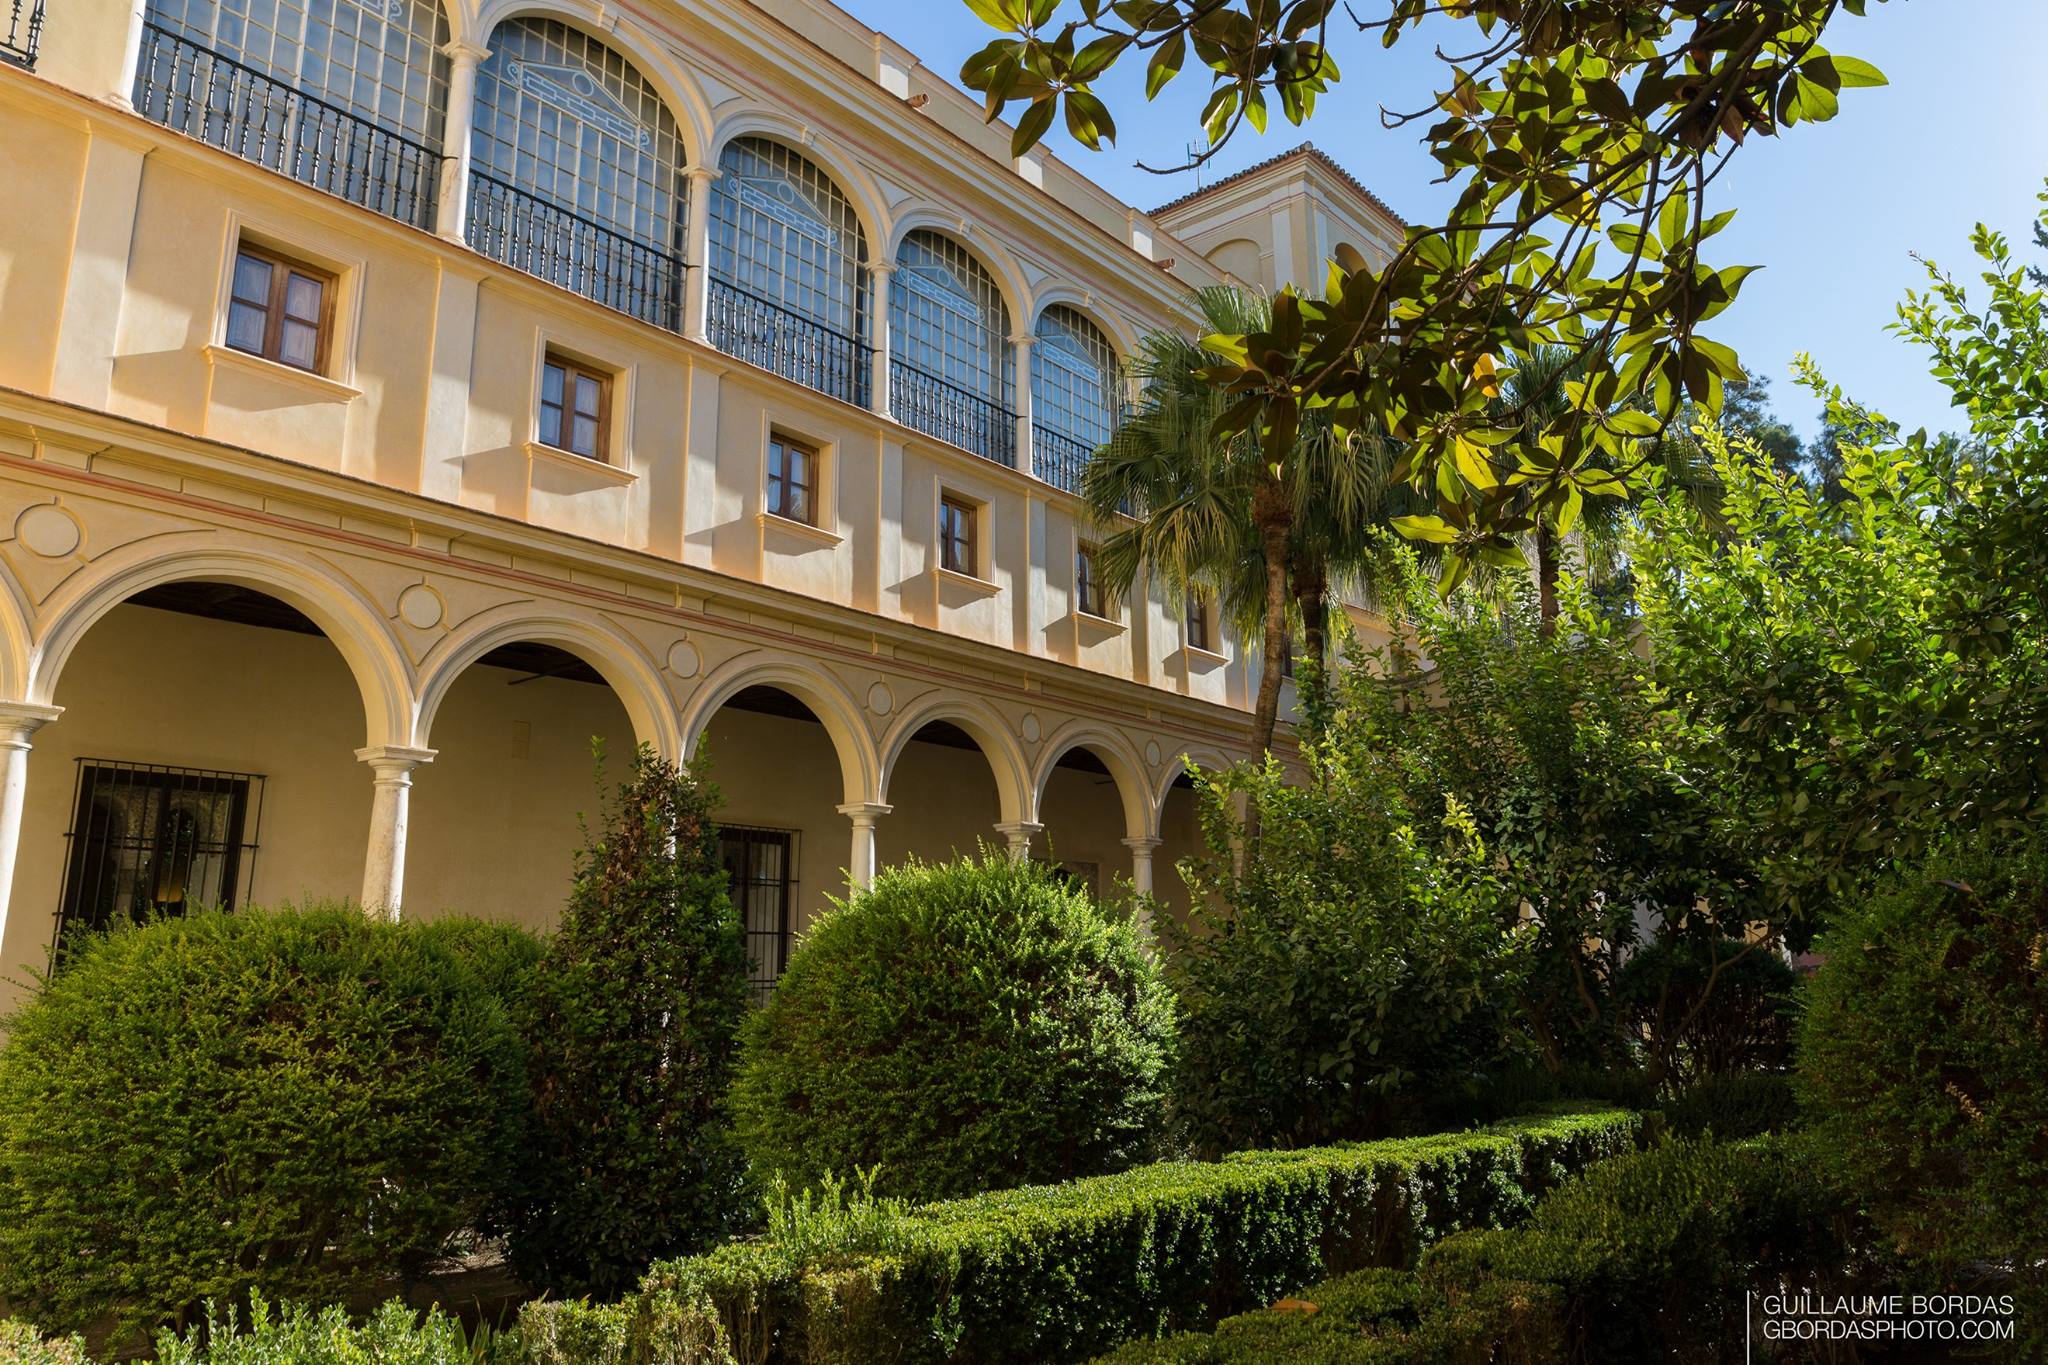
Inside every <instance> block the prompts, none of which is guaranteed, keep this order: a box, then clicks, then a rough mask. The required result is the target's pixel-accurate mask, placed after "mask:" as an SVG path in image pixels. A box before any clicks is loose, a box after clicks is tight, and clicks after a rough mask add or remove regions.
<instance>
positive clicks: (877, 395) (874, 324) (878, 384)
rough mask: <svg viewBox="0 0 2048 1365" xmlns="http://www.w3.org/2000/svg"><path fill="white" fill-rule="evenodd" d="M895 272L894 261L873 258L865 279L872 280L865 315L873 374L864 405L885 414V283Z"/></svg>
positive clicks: (886, 403)
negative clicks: (871, 389) (871, 390)
mask: <svg viewBox="0 0 2048 1365" xmlns="http://www.w3.org/2000/svg"><path fill="white" fill-rule="evenodd" d="M895 274H896V263H895V262H894V261H877V262H875V263H874V264H873V265H871V266H869V267H868V278H870V279H872V280H873V281H874V282H875V289H874V295H875V297H874V308H873V309H872V310H871V311H870V313H869V315H868V328H869V332H870V334H871V335H872V336H873V338H874V343H875V376H874V393H873V395H872V401H871V402H870V403H869V404H868V406H869V407H871V408H873V409H874V410H875V412H876V413H877V414H878V415H880V416H882V417H888V416H890V415H891V413H890V412H889V285H890V281H891V279H892V278H893V277H894V276H895Z"/></svg>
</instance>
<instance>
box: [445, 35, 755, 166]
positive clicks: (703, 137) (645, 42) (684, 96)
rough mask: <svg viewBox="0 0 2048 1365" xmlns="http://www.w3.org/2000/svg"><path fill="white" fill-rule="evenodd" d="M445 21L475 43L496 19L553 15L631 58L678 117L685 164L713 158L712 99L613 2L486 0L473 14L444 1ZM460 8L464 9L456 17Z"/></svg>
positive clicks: (486, 39)
mask: <svg viewBox="0 0 2048 1365" xmlns="http://www.w3.org/2000/svg"><path fill="white" fill-rule="evenodd" d="M443 7H444V9H445V10H446V11H447V14H448V22H449V25H450V27H451V28H453V29H454V30H455V39H456V41H457V42H466V43H469V44H472V45H474V46H476V47H479V48H487V47H489V46H490V41H491V35H492V33H493V32H494V31H495V30H496V29H497V27H498V25H500V24H502V23H505V22H507V21H508V20H512V19H553V20H554V21H556V22H557V23H562V24H567V25H569V26H570V27H571V28H576V29H581V30H582V31H583V32H584V33H586V34H588V35H589V36H590V37H592V38H594V39H596V40H597V41H598V42H601V43H603V44H604V45H605V46H606V47H608V48H611V49H612V50H613V51H615V52H617V53H618V54H619V55H620V56H621V57H623V58H625V59H626V60H627V61H628V62H630V63H632V65H633V68H634V70H636V71H638V72H639V73H640V76H641V78H642V79H643V80H645V81H646V82H647V83H648V85H650V86H652V87H653V88H654V92H655V94H657V95H659V96H660V97H661V102H662V103H663V104H664V105H666V106H667V107H668V112H669V114H670V116H671V117H673V118H674V119H675V121H676V135H677V136H678V138H680V139H681V141H682V144H683V151H684V153H685V156H686V159H687V162H688V165H690V166H705V165H712V164H715V162H713V161H712V160H711V159H709V158H710V146H711V125H712V120H713V115H712V112H711V104H710V101H709V100H707V99H706V98H705V95H704V90H703V87H702V86H701V85H699V84H698V82H697V79H696V77H695V76H694V75H693V74H692V73H691V72H690V70H689V68H688V67H686V66H684V65H683V64H682V63H680V62H678V61H677V60H676V59H675V58H674V57H673V56H671V55H670V54H669V52H668V50H667V49H666V48H665V47H664V46H663V45H662V44H661V43H660V42H659V41H658V40H656V39H655V37H654V36H653V35H652V34H649V33H646V32H644V31H643V30H642V28H641V26H640V25H639V24H638V23H635V22H633V21H631V20H630V19H625V20H622V19H621V17H620V12H619V10H618V9H617V8H616V7H613V6H608V5H604V4H602V3H599V2H598V0H546V2H545V3H540V4H536V3H534V0H486V2H485V3H484V4H483V5H482V6H481V7H480V8H479V10H478V11H477V13H476V14H475V15H473V16H471V15H468V14H466V13H464V12H463V9H462V6H460V5H457V4H453V3H444V6H443ZM458 14H460V15H462V17H461V18H458V17H457V16H458Z"/></svg>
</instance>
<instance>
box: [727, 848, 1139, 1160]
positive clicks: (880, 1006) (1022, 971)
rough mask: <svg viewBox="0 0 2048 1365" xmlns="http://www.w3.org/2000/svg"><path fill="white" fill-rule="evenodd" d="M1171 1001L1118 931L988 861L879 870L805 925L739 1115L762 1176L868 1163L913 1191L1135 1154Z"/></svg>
mask: <svg viewBox="0 0 2048 1365" xmlns="http://www.w3.org/2000/svg"><path fill="white" fill-rule="evenodd" d="M1173 1048H1174V1016H1173V1002H1172V998H1171V996H1170V994H1169V993H1168V991H1167V989H1166V987H1165V984H1164V982H1163V981H1162V979H1161V977H1160V974H1159V971H1158V969H1157V967H1156V966H1155V965H1154V964H1153V962H1152V961H1151V959H1150V958H1149V957H1148V956H1147V955H1146V953H1145V951H1144V950H1143V948H1142V946H1141V944H1140V942H1139V939H1138V937H1137V934H1136V933H1135V931H1134V930H1133V929H1132V928H1131V926H1130V925H1129V924H1128V923H1125V922H1122V921H1121V920H1117V919H1114V918H1112V917H1110V916H1108V915H1106V914H1105V913H1104V912H1103V911H1102V910H1101V909H1100V908H1099V907H1098V906H1097V905H1096V904H1095V903H1094V902H1093V901H1091V900H1090V899H1089V898H1088V897H1087V896H1086V895H1084V894H1083V893H1081V892H1079V891H1077V890H1075V889H1074V888H1073V887H1072V886H1071V885H1069V884H1068V883H1067V882H1066V881H1065V880H1064V879H1063V878H1061V877H1060V875H1059V874H1058V872H1057V871H1055V870H1053V869H1050V868H1048V867H1046V866H1044V865H1042V864H1038V863H1030V862H1022V863H1020V862H1012V861H1010V860H1009V859H1008V858H1005V857H1002V856H1000V855H993V854H991V855H987V856H985V857H984V858H983V859H982V860H980V861H974V860H961V861H957V862H952V863H946V864H942V865H937V866H931V865H923V864H912V865H910V866H907V867H899V868H893V869H891V870H889V871H886V872H884V873H882V874H881V875H880V876H879V877H877V878H876V879H875V882H874V885H873V886H872V887H870V888H869V889H868V890H866V891H864V892H862V893H860V894H859V895H857V896H855V897H854V898H853V900H852V901H851V902H850V903H848V904H844V905H840V906H837V907H835V908H834V909H832V910H831V911H829V912H827V913H826V914H825V915H824V916H823V917H822V918H821V919H819V920H818V921H817V922H816V923H814V924H813V925H812V926H811V929H810V931H809V932H808V933H807V934H806V935H805V936H804V939H803V942H802V943H801V944H800V945H799V946H798V948H797V950H796V952H795V953H794V954H793V955H792V956H791V958H790V962H789V968H788V970H787V971H785V972H784V973H783V976H782V979H781V981H780V983H778V985H777V986H776V988H775V995H774V998H773V999H772V1000H771V1001H770V1002H769V1004H768V1005H767V1007H766V1008H764V1009H762V1010H761V1011H759V1012H758V1013H757V1014H756V1015H755V1017H754V1018H753V1019H751V1020H750V1021H749V1023H748V1029H747V1034H746V1052H745V1060H744V1061H743V1063H742V1065H741V1068H740V1075H739V1079H738V1081H737V1082H736V1083H735V1085H734V1087H733V1097H732V1107H733V1113H734V1115H735V1126H736V1128H737V1130H738V1132H739V1135H740V1138H741V1141H742V1143H743V1144H744V1146H745V1147H746V1150H747V1154H748V1156H749V1157H750V1158H751V1159H752V1161H753V1163H754V1165H755V1167H756V1169H757V1171H758V1172H760V1173H763V1174H764V1175H765V1174H768V1173H779V1174H781V1175H782V1176H784V1177H785V1178H787V1179H788V1180H789V1181H791V1182H792V1183H793V1184H797V1185H806V1184H814V1183H816V1182H817V1181H818V1180H819V1179H821V1178H822V1177H823V1176H825V1175H826V1174H828V1173H830V1172H834V1171H847V1170H852V1169H856V1168H871V1167H879V1168H880V1172H879V1178H878V1179H877V1181H876V1188H877V1189H880V1190H883V1191H886V1192H889V1193H894V1194H902V1195H909V1196H913V1197H917V1198H938V1197H943V1196H948V1195H959V1194H968V1193H972V1192H974V1191H976V1190H983V1189H990V1188H1000V1187H1004V1186H1010V1185H1022V1184H1029V1183H1034V1182H1036V1183H1048V1182H1053V1181H1060V1180H1068V1179H1072V1178H1074V1177H1076V1176H1085V1175H1094V1174H1098V1173H1101V1172H1104V1171H1114V1170H1119V1169H1122V1168H1123V1167H1126V1166H1129V1165H1131V1164H1132V1163H1134V1162H1136V1161H1139V1160H1142V1159H1144V1157H1145V1156H1146V1155H1148V1154H1149V1152H1150V1150H1151V1148H1152V1144H1153V1141H1154V1139H1155V1136H1156V1134H1157V1131H1158V1129H1159V1126H1160V1123H1161V1119H1162V1111H1163V1107H1164V1106H1163V1099H1164V1091H1165V1087H1166V1083H1167V1076H1168V1069H1169V1066H1170V1064H1171V1062H1172V1058H1173Z"/></svg>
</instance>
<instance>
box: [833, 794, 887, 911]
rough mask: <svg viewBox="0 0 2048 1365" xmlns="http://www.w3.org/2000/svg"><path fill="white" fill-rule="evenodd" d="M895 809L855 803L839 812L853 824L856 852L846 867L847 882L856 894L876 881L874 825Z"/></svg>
mask: <svg viewBox="0 0 2048 1365" xmlns="http://www.w3.org/2000/svg"><path fill="white" fill-rule="evenodd" d="M894 809H895V807H893V806H885V805H883V804H882V803H881V802H880V801H855V802H853V803H852V804H850V805H845V806H841V807H840V808H839V813H840V814H841V815H843V816H845V817H846V818H847V819H849V820H851V821H852V822H853V852H852V854H851V855H850V856H849V857H848V859H847V863H846V881H847V884H848V885H849V886H851V887H852V888H853V889H854V890H855V891H864V890H866V889H867V888H868V886H869V885H870V884H871V883H872V882H873V881H874V880H875V871H876V868H875V822H876V821H878V820H880V819H881V818H882V817H883V816H885V815H887V814H888V813H889V812H890V811H891V810H894Z"/></svg>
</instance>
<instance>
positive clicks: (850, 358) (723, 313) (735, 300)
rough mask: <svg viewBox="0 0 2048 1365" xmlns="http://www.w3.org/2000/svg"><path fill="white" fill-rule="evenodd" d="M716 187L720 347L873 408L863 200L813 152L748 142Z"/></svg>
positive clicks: (713, 292)
mask: <svg viewBox="0 0 2048 1365" xmlns="http://www.w3.org/2000/svg"><path fill="white" fill-rule="evenodd" d="M719 170H720V174H719V176H718V179H716V180H715V181H713V182H712V185H711V222H710V223H709V224H708V227H707V240H708V242H709V251H710V262H709V265H710V270H711V276H710V289H709V291H708V313H709V316H708V318H707V325H708V328H709V330H710V334H711V341H712V344H713V345H715V346H717V347H718V348H719V349H720V350H722V351H724V352H726V353H727V354H729V355H734V356H737V357H739V358H740V359H741V360H744V361H747V362H748V363H749V364H753V365H759V366H760V367H761V368H763V369H765V370H771V371H773V372H774V373H776V374H780V375H782V376H783V377H784V378H787V379H793V380H795V381H796V382H797V383H799V384H804V385H807V386H809V387H811V388H814V389H817V390H819V391H820V392H822V393H826V394H830V395H831V396H832V397H834V398H839V399H842V400H844V401H846V402H850V403H856V404H858V405H860V406H863V407H865V406H867V404H868V397H869V389H870V377H869V371H870V368H871V365H870V357H871V355H872V349H871V348H870V346H869V345H868V316H867V309H868V299H867V281H866V278H865V276H866V274H867V234H866V233H865V232H864V231H863V230H862V228H861V225H860V219H859V218H858V217H857V216H856V215H855V214H854V211H853V204H852V202H851V201H850V200H848V199H847V197H846V196H845V194H843V193H841V192H840V189H839V187H838V186H837V185H835V184H834V183H833V182H832V179H831V177H829V176H827V175H826V174H825V173H824V172H823V171H822V170H820V169H819V168H818V167H817V166H816V165H814V164H813V163H812V162H811V161H809V160H808V159H807V158H805V157H803V156H801V155H799V154H798V153H796V152H794V151H792V150H791V149H789V148H788V147H785V146H783V145H782V144H781V143H779V142H770V141H769V140H767V139H766V138H758V137H742V138H736V139H734V140H733V141H732V142H731V143H729V144H728V145H727V146H726V148H725V150H724V151H723V152H722V153H720V155H719Z"/></svg>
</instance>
